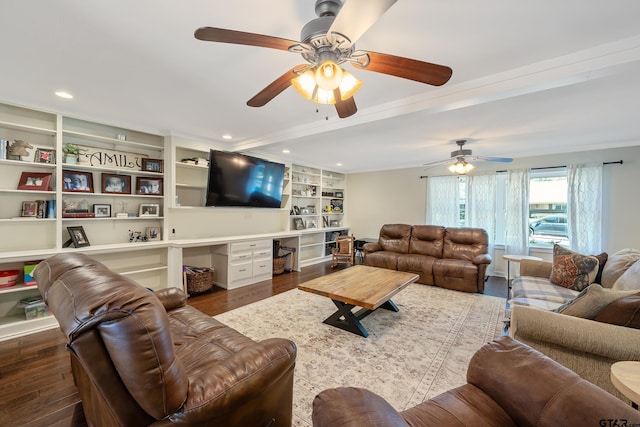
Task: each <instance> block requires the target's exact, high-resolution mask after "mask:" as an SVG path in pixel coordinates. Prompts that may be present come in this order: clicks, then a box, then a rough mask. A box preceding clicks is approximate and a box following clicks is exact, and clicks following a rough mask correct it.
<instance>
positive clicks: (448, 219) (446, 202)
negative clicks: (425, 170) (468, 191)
mask: <svg viewBox="0 0 640 427" xmlns="http://www.w3.org/2000/svg"><path fill="white" fill-rule="evenodd" d="M459 199H460V194H459V189H458V177H457V176H434V177H429V178H428V179H427V222H426V223H427V224H433V225H441V226H443V227H458V226H459V225H460V213H459V209H460V208H459V204H460V200H459Z"/></svg>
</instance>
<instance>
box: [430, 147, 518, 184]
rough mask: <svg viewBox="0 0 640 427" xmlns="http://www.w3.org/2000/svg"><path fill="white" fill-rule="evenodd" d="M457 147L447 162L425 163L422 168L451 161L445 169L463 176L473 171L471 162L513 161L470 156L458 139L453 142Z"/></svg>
mask: <svg viewBox="0 0 640 427" xmlns="http://www.w3.org/2000/svg"><path fill="white" fill-rule="evenodd" d="M455 143H456V144H457V145H458V149H457V150H455V151H452V152H451V158H450V159H447V160H438V161H436V162H431V163H425V164H424V165H423V166H427V169H429V168H432V167H435V166H438V165H442V164H445V163H449V162H451V161H452V160H453V161H454V162H453V163H452V164H450V165H449V167H448V168H447V169H449V171H450V172H451V173H455V174H458V175H465V174H468V173H469V172H471V171H472V170H473V169H475V166H474V165H473V164H471V162H470V161H471V160H484V161H487V162H502V163H509V162H511V161H513V159H511V158H509V157H481V156H472V155H471V150H467V149H464V148H463V147H464V145H465V144H466V143H467V140H466V139H458V140H456V141H455Z"/></svg>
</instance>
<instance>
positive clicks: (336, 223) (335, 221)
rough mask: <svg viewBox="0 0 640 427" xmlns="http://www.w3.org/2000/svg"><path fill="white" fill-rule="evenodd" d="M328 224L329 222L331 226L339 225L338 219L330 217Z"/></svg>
mask: <svg viewBox="0 0 640 427" xmlns="http://www.w3.org/2000/svg"><path fill="white" fill-rule="evenodd" d="M329 224H330V226H331V227H340V221H338V220H337V219H332V220H331V221H330V222H329Z"/></svg>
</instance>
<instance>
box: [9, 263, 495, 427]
mask: <svg viewBox="0 0 640 427" xmlns="http://www.w3.org/2000/svg"><path fill="white" fill-rule="evenodd" d="M332 271H333V270H332V269H331V265H330V263H322V264H316V265H313V266H310V267H305V268H303V269H302V271H301V272H291V273H285V274H282V275H278V276H275V277H274V278H273V279H272V280H268V281H265V282H261V283H258V284H255V285H251V286H245V287H242V288H239V289H232V290H229V291H227V290H224V289H218V288H216V290H215V291H213V292H211V293H208V294H205V295H200V296H196V297H193V298H190V299H189V304H190V305H192V306H194V307H196V308H198V309H199V310H201V311H203V312H204V313H207V314H209V315H212V316H214V315H217V314H220V313H224V312H226V311H229V310H233V309H235V308H238V307H242V306H244V305H247V304H250V303H252V302H256V301H259V300H262V299H265V298H268V297H270V296H273V295H276V294H279V293H282V292H285V291H288V290H290V289H294V288H295V287H297V286H298V284H299V283H303V282H305V281H307V280H311V279H314V278H316V277H319V276H322V275H325V274H329V273H331V272H332ZM484 293H485V294H486V295H493V296H499V297H503V298H505V297H506V295H507V286H506V281H505V279H503V278H498V277H490V278H489V280H487V282H486V284H485V292H484ZM0 408H2V410H0V426H29V427H32V426H33V427H35V426H38V427H39V426H42V427H44V426H47V427H49V426H56V427H63V426H64V427H66V426H74V427H76V426H85V425H86V423H85V420H84V416H83V413H82V406H81V404H80V399H79V398H78V393H77V390H76V388H75V386H74V384H73V378H72V375H71V367H70V365H69V355H68V353H67V351H66V349H65V339H64V336H63V335H62V333H61V332H60V331H59V330H58V329H54V330H50V331H45V332H40V333H37V334H31V335H28V336H25V337H21V338H16V339H14V340H9V341H4V342H1V343H0Z"/></svg>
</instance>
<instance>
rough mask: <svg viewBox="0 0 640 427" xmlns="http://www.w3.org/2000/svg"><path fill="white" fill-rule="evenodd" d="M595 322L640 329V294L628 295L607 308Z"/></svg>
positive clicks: (595, 318)
mask: <svg viewBox="0 0 640 427" xmlns="http://www.w3.org/2000/svg"><path fill="white" fill-rule="evenodd" d="M593 320H595V321H596V322H603V323H610V324H612V325H619V326H626V327H627V328H634V329H640V293H636V294H633V295H627V296H626V297H622V298H620V299H617V300H615V301H614V302H612V303H611V304H609V305H608V306H606V307H605V308H604V309H603V310H602V311H601V312H600V314H598V315H597V316H596V317H594V319H593Z"/></svg>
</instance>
